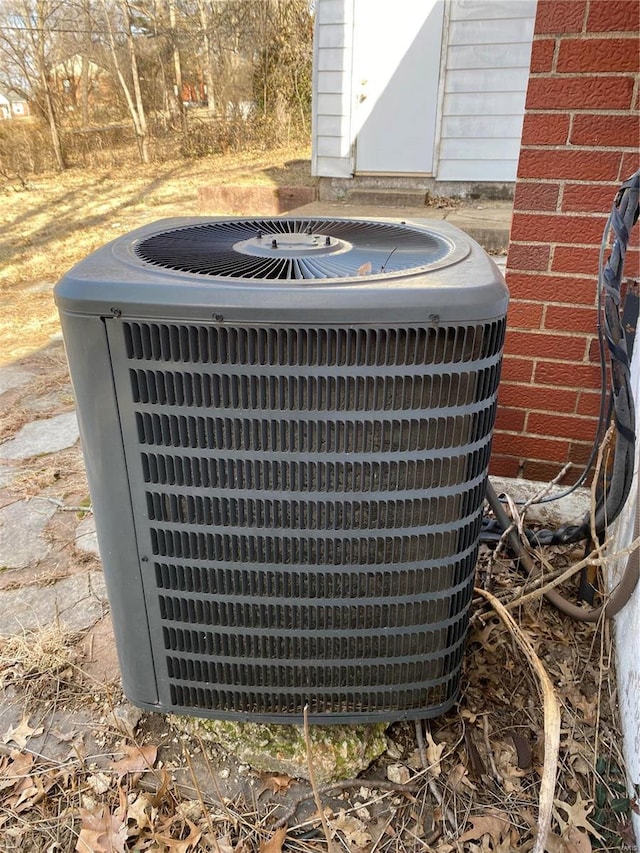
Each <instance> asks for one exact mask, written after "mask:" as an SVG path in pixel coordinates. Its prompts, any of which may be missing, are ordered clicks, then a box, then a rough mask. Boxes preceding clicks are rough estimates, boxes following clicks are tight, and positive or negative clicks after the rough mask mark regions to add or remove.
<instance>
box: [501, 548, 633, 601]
mask: <svg viewBox="0 0 640 853" xmlns="http://www.w3.org/2000/svg"><path fill="white" fill-rule="evenodd" d="M610 542H611V538H610V539H607V540H606V542H604V543H603V545H602V547H603V548H604V547H606V546H607V545H609V544H610ZM638 546H640V537H638V539H634V541H633V542H632V543H631V544H630V545H629V546H627V547H626V548H622V549H621V550H620V551H616V552H615V554H610V555H608V556H605V557H594V556H593V554H594V553H596V552H595V551H593V552H592V553H591V554H589V555H588V556H587V557H585V558H584V559H583V560H579V561H578V562H577V563H573V565H571V566H569V568H568V569H565V571H563V572H562V573H561V574H559V575H557V576H556V577H554V578H553V579H552V580H550V581H548V583H545V584H544V586H540V587H538V589H534V590H532V591H531V592H527V593H525V594H524V595H516V597H515V598H513V599H512V600H511V601H509V602H508V603H507V604H504V607H505V608H506V609H507V610H513V609H514V607H519V606H520V605H521V604H524V603H525V602H526V601H531V600H532V599H535V598H540V597H541V596H543V595H544V594H545V593H546V592H548V591H549V590H550V589H554V587H556V586H560V584H562V583H564V582H565V581H566V580H568V579H569V578H570V577H572V576H573V575H575V574H577V572H579V571H580V570H581V569H583V568H584V567H585V566H588V565H591V566H606V565H607V564H608V563H609V562H610V561H611V560H614V559H617V558H619V557H624V556H625V555H627V554H631V553H633V551H635V549H636V548H637V547H638Z"/></svg>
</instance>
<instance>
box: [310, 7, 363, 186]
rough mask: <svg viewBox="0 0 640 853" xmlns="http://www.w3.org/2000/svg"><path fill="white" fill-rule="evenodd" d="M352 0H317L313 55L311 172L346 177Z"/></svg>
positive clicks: (349, 165) (348, 168)
mask: <svg viewBox="0 0 640 853" xmlns="http://www.w3.org/2000/svg"><path fill="white" fill-rule="evenodd" d="M352 45H353V0H317V3H316V30H315V39H314V47H313V50H314V56H313V76H314V79H313V99H314V103H313V146H312V149H313V150H312V172H313V174H314V175H321V176H323V177H332V178H334V177H335V178H348V177H350V176H351V173H352V171H353V162H352V151H351V138H350V127H351V59H352Z"/></svg>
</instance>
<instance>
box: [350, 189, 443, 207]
mask: <svg viewBox="0 0 640 853" xmlns="http://www.w3.org/2000/svg"><path fill="white" fill-rule="evenodd" d="M344 201H345V202H346V204H375V205H378V206H380V207H423V206H424V205H426V203H427V191H426V190H424V189H422V190H419V189H418V190H416V189H406V188H398V187H396V188H393V189H384V188H381V187H354V189H352V190H348V191H347V194H346V196H345V198H344Z"/></svg>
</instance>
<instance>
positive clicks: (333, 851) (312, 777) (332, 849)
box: [303, 705, 337, 853]
mask: <svg viewBox="0 0 640 853" xmlns="http://www.w3.org/2000/svg"><path fill="white" fill-rule="evenodd" d="M303 724H304V726H303V730H304V746H305V749H306V752H307V768H308V770H309V782H310V783H311V790H312V791H313V799H314V800H315V802H316V808H317V809H318V815H319V817H320V823H321V824H322V831H323V832H324V837H325V838H326V839H327V848H328V850H329V853H337V847H336V845H335V844H334V841H333V836H332V835H331V830H330V829H329V824H328V823H327V817H326V815H325V813H324V809H323V807H322V798H321V797H320V792H319V790H318V786H317V784H316V774H315V772H314V769H313V756H312V754H311V736H310V734H309V706H308V705H305V706H304V711H303Z"/></svg>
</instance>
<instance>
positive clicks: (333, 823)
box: [328, 809, 371, 850]
mask: <svg viewBox="0 0 640 853" xmlns="http://www.w3.org/2000/svg"><path fill="white" fill-rule="evenodd" d="M328 823H329V827H330V829H331V831H332V832H338V831H339V832H341V833H342V834H343V836H344V840H345V841H346V842H347V844H348V846H349V847H350V849H351V850H362V849H363V848H364V847H367V846H368V845H369V844H371V834H370V833H369V831H368V829H367V825H366V824H365V823H364V822H363V821H361V820H359V819H358V818H357V817H354V815H350V814H347V813H346V812H345V810H344V809H340V811H339V812H338V815H337V817H335V818H332V819H330V820H328Z"/></svg>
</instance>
